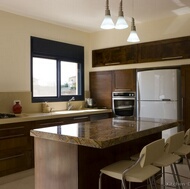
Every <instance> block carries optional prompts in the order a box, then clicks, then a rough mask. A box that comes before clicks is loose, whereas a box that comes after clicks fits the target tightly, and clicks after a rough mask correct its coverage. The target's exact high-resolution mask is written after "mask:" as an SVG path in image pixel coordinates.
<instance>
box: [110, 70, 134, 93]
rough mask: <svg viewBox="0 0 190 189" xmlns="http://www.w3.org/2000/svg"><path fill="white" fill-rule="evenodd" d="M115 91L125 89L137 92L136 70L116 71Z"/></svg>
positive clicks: (114, 72)
mask: <svg viewBox="0 0 190 189" xmlns="http://www.w3.org/2000/svg"><path fill="white" fill-rule="evenodd" d="M113 75H114V90H118V89H123V90H128V91H136V70H135V69H129V70H115V71H113Z"/></svg>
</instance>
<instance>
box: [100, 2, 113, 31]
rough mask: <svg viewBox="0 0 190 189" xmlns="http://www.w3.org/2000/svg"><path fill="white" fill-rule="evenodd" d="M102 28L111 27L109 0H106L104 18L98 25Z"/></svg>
mask: <svg viewBox="0 0 190 189" xmlns="http://www.w3.org/2000/svg"><path fill="white" fill-rule="evenodd" d="M100 27H101V28H102V29H113V28H114V23H113V21H112V18H111V14H110V10H109V0H106V10H105V18H104V20H103V22H102V24H101V26H100Z"/></svg>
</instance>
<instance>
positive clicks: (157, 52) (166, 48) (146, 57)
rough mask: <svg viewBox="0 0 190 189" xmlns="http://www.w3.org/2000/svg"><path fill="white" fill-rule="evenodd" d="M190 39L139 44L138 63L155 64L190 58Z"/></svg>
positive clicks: (183, 38) (182, 38)
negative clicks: (156, 62)
mask: <svg viewBox="0 0 190 189" xmlns="http://www.w3.org/2000/svg"><path fill="white" fill-rule="evenodd" d="M189 49H190V37H181V38H174V39H167V40H160V41H153V42H148V43H141V44H139V47H138V50H139V53H138V56H139V57H138V62H139V63H141V62H155V61H164V60H175V59H185V58H190V53H189Z"/></svg>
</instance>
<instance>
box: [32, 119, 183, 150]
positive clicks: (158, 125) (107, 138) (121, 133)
mask: <svg viewBox="0 0 190 189" xmlns="http://www.w3.org/2000/svg"><path fill="white" fill-rule="evenodd" d="M179 125H180V121H177V120H163V119H150V118H140V119H134V120H127V119H118V118H108V119H102V120H98V121H91V122H82V123H74V124H68V125H59V126H53V127H47V128H41V129H34V130H31V132H30V135H31V136H33V137H38V138H42V139H48V140H54V141H59V142H65V143H71V144H75V145H82V146H88V147H93V148H100V149H101V148H107V147H110V146H113V145H116V144H120V143H123V142H127V141H130V140H133V139H136V138H140V137H143V136H148V135H150V134H154V133H158V132H161V131H162V130H165V129H169V128H172V127H176V126H179Z"/></svg>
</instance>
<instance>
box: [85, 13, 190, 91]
mask: <svg viewBox="0 0 190 189" xmlns="http://www.w3.org/2000/svg"><path fill="white" fill-rule="evenodd" d="M136 29H137V33H138V35H139V38H140V40H141V41H140V43H143V42H148V41H155V40H161V39H168V38H175V37H182V36H189V35H190V14H187V15H182V16H174V17H169V18H165V19H162V20H157V21H153V22H147V23H144V24H141V23H136ZM129 33H130V24H129V28H127V29H125V30H115V29H113V30H101V31H100V32H96V33H92V34H91V35H90V50H94V49H101V48H107V47H114V46H122V45H129V44H131V43H129V42H127V38H128V36H129ZM91 60H92V54H90V55H89V61H88V62H90V64H89V65H88V70H89V71H102V70H114V69H130V68H137V69H138V68H148V67H160V66H161V67H162V66H176V65H182V64H190V59H187V60H180V61H179V60H175V61H164V62H153V63H141V64H128V65H123V66H107V67H99V68H92V63H91ZM87 80H88V79H87ZM86 86H87V87H88V86H89V84H88V83H86Z"/></svg>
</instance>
